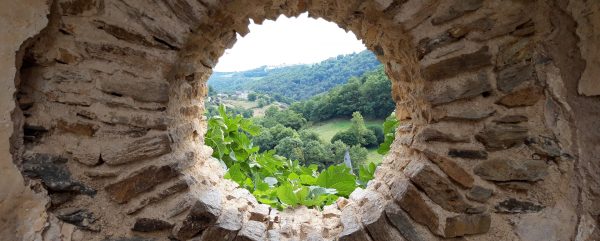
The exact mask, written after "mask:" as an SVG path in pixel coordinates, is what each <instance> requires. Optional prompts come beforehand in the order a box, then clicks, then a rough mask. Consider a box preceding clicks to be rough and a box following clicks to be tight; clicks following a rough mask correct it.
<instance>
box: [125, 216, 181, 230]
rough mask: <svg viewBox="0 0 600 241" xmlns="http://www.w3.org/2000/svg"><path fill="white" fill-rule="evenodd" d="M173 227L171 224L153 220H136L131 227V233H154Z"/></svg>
mask: <svg viewBox="0 0 600 241" xmlns="http://www.w3.org/2000/svg"><path fill="white" fill-rule="evenodd" d="M172 227H173V224H171V223H169V222H167V221H164V220H160V219H153V218H138V219H136V220H135V224H134V225H133V228H132V229H131V230H132V231H136V232H156V231H162V230H166V229H170V228H172Z"/></svg>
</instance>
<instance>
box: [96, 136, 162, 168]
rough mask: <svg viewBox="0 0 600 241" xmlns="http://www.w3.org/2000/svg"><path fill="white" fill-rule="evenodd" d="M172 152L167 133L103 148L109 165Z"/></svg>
mask: <svg viewBox="0 0 600 241" xmlns="http://www.w3.org/2000/svg"><path fill="white" fill-rule="evenodd" d="M170 152H171V141H170V140H169V136H168V135H167V134H162V135H156V136H149V137H142V138H138V139H135V140H134V141H132V142H129V143H126V144H124V145H110V146H107V147H106V148H104V149H103V150H102V160H104V162H105V163H106V164H108V165H122V164H127V163H131V162H136V161H142V160H146V159H151V158H155V157H158V156H162V155H164V154H167V153H170Z"/></svg>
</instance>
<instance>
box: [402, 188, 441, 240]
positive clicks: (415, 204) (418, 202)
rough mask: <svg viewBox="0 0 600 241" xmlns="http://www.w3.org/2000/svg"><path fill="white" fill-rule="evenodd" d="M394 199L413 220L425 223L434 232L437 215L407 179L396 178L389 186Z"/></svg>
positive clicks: (435, 230)
mask: <svg viewBox="0 0 600 241" xmlns="http://www.w3.org/2000/svg"><path fill="white" fill-rule="evenodd" d="M391 192H392V194H393V195H394V196H393V197H394V200H395V201H396V203H398V205H400V207H401V208H402V209H403V210H404V211H406V212H407V213H408V214H409V215H410V217H412V219H413V220H415V222H417V223H420V224H422V225H425V226H426V227H427V228H429V230H430V231H431V232H434V233H436V232H437V230H438V225H439V217H438V215H437V214H436V213H435V212H434V211H433V209H432V208H431V207H430V206H429V204H428V203H427V202H426V201H425V199H424V197H422V196H421V194H420V193H419V191H418V190H417V188H416V187H415V186H413V185H412V184H411V183H410V182H409V181H408V180H396V181H395V182H394V183H393V184H392V186H391Z"/></svg>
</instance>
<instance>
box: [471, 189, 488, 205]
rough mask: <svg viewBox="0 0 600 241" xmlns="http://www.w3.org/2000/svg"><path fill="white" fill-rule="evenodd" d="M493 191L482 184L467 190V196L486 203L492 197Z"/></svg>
mask: <svg viewBox="0 0 600 241" xmlns="http://www.w3.org/2000/svg"><path fill="white" fill-rule="evenodd" d="M492 194H493V191H492V190H490V189H487V188H485V187H482V186H473V188H471V190H469V192H467V198H468V199H470V200H473V201H476V202H480V203H484V202H487V200H489V199H490V197H492Z"/></svg>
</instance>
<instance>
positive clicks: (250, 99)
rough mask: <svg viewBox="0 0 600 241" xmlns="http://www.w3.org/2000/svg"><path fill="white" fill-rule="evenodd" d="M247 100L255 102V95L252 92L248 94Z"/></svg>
mask: <svg viewBox="0 0 600 241" xmlns="http://www.w3.org/2000/svg"><path fill="white" fill-rule="evenodd" d="M248 100H249V101H255V100H256V93H254V92H252V93H250V94H248Z"/></svg>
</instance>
